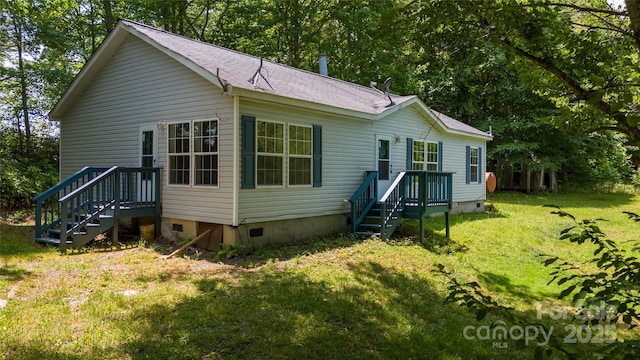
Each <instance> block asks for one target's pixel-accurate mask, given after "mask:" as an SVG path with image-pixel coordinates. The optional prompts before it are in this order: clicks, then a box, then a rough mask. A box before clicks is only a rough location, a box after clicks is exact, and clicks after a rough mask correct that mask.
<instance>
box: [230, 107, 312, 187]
mask: <svg viewBox="0 0 640 360" xmlns="http://www.w3.org/2000/svg"><path fill="white" fill-rule="evenodd" d="M241 136H242V139H241V140H242V143H241V144H242V145H241V146H242V179H241V181H242V188H243V189H254V188H256V186H266V187H268V186H280V187H282V186H291V187H296V186H311V187H321V186H322V126H320V125H312V126H308V125H300V124H288V123H285V122H276V121H267V120H261V119H256V117H255V116H251V115H242V135H241Z"/></svg>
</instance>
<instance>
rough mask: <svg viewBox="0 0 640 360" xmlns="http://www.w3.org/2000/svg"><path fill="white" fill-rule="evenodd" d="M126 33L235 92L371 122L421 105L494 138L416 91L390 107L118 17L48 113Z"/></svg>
mask: <svg viewBox="0 0 640 360" xmlns="http://www.w3.org/2000/svg"><path fill="white" fill-rule="evenodd" d="M127 36H136V37H138V38H140V39H142V40H143V41H145V42H146V43H147V44H149V45H151V46H153V47H154V48H156V49H158V50H159V51H161V52H162V53H164V54H166V55H167V56H169V57H171V58H173V59H174V60H176V61H177V62H178V63H180V64H182V65H183V66H186V67H187V68H189V69H191V70H193V71H194V72H196V73H197V74H199V75H200V76H202V77H204V78H205V79H207V80H208V81H210V82H211V83H213V84H214V85H215V86H217V87H219V88H220V89H221V90H222V91H224V92H226V93H229V94H231V95H239V96H245V97H251V98H256V99H263V100H269V101H274V102H280V103H285V104H290V105H291V104H293V105H298V106H302V107H307V108H313V109H316V110H323V111H328V112H333V113H340V114H343V115H349V116H355V117H360V118H367V119H370V120H375V119H378V118H382V117H385V116H387V115H388V114H391V113H393V112H395V111H397V110H399V109H401V108H404V107H406V106H418V107H419V108H420V109H421V110H422V112H423V113H424V114H426V115H427V116H428V117H431V118H433V119H434V120H435V121H436V122H437V123H438V124H439V125H440V126H441V127H442V128H443V130H445V131H446V132H452V131H453V132H461V133H463V134H466V135H471V136H482V137H485V138H490V136H488V135H487V134H485V133H484V132H481V131H480V130H477V129H475V128H473V127H471V126H468V125H466V124H463V123H461V122H459V121H457V120H455V119H452V118H449V117H447V116H445V115H442V114H439V113H437V112H432V111H431V110H430V109H428V108H427V107H426V106H425V105H424V103H422V101H420V100H419V99H418V98H417V97H416V96H414V95H412V96H398V95H393V94H392V95H390V97H391V99H392V100H393V103H395V105H393V106H389V99H388V98H387V96H386V95H385V94H383V93H382V91H380V90H377V89H374V88H371V87H365V86H361V85H357V84H353V83H349V82H346V81H342V80H338V79H334V78H331V77H328V76H322V75H320V74H316V73H312V72H308V71H304V70H300V69H296V68H293V67H290V66H286V65H282V64H278V63H275V62H271V61H268V60H264V59H261V58H258V57H255V56H251V55H247V54H243V53H240V52H237V51H233V50H229V49H226V48H222V47H219V46H215V45H212V44H208V43H204V42H200V41H196V40H192V39H188V38H186V37H183V36H179V35H176V34H173V33H170V32H167V31H164V30H160V29H156V28H153V27H150V26H148V25H144V24H140V23H136V22H133V21H129V20H120V21H119V22H118V24H117V25H116V27H115V28H114V30H113V31H112V32H111V33H110V34H109V36H107V38H106V39H105V40H104V42H103V43H102V44H101V45H100V47H99V48H98V50H97V51H96V52H95V53H94V54H93V56H92V57H91V58H90V59H89V61H88V62H87V63H86V64H85V66H84V67H83V68H82V70H81V71H80V73H79V74H78V75H77V76H76V78H75V79H74V80H73V82H72V83H71V85H70V86H69V87H68V88H67V89H66V91H65V93H64V94H63V96H62V97H61V99H60V100H59V101H58V103H57V104H56V106H55V107H54V108H53V110H52V111H51V113H50V116H51V117H52V118H53V119H61V118H62V115H63V114H64V113H65V112H66V111H67V110H68V109H69V108H70V107H71V106H72V105H73V103H75V99H76V98H77V97H79V96H80V94H82V92H83V90H84V89H86V87H87V86H88V85H89V84H90V83H91V81H93V78H94V77H95V76H97V74H98V73H99V71H100V69H102V67H103V66H104V65H105V64H106V63H107V62H108V61H109V59H111V57H112V56H113V54H114V53H115V52H116V51H117V50H118V48H119V47H120V45H121V44H122V42H123V41H124V39H126V38H127ZM259 69H260V71H259V73H258V70H259ZM256 74H257V75H256ZM256 76H257V77H256ZM434 115H435V116H434Z"/></svg>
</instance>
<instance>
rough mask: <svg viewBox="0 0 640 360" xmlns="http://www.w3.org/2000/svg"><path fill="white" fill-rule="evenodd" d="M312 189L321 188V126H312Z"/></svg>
mask: <svg viewBox="0 0 640 360" xmlns="http://www.w3.org/2000/svg"><path fill="white" fill-rule="evenodd" d="M312 166H313V187H321V186H322V126H320V125H313V165H312Z"/></svg>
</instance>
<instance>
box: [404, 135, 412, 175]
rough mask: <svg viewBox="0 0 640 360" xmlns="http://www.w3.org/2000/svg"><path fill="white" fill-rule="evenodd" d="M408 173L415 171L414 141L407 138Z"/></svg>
mask: <svg viewBox="0 0 640 360" xmlns="http://www.w3.org/2000/svg"><path fill="white" fill-rule="evenodd" d="M406 169H407V171H409V170H413V139H412V138H407V168H406Z"/></svg>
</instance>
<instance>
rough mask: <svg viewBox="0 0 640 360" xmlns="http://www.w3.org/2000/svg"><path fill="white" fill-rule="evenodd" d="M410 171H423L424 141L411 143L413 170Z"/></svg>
mask: <svg viewBox="0 0 640 360" xmlns="http://www.w3.org/2000/svg"><path fill="white" fill-rule="evenodd" d="M411 170H424V141H417V140H414V141H413V168H412V169H411Z"/></svg>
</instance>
